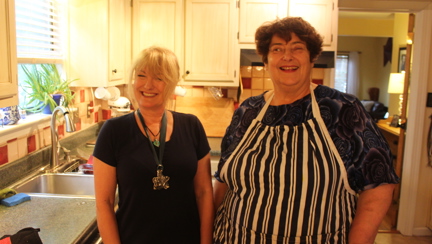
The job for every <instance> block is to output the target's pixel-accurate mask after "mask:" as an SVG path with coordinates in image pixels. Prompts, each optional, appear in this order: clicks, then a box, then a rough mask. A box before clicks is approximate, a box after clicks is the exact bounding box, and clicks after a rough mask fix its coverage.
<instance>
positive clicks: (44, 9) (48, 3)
mask: <svg viewBox="0 0 432 244" xmlns="http://www.w3.org/2000/svg"><path fill="white" fill-rule="evenodd" d="M65 6H66V4H65V1H64V0H63V1H61V0H37V1H35V0H16V1H15V16H16V40H17V56H18V85H19V89H18V93H19V107H20V108H21V109H24V108H27V107H32V106H34V105H35V103H37V102H36V101H34V102H33V103H30V104H29V103H28V102H29V99H28V98H27V96H26V94H27V93H28V92H31V89H28V88H27V89H26V88H25V87H24V85H23V80H24V79H26V75H25V73H24V71H23V69H22V65H24V66H26V67H27V68H28V70H33V68H34V67H32V66H36V68H39V67H40V64H43V63H54V64H59V66H61V65H62V64H63V56H64V52H63V50H64V48H63V46H64V45H63V43H65V41H64V37H65V33H66V24H65V16H66V15H65V11H64V10H65ZM60 69H61V67H60Z"/></svg>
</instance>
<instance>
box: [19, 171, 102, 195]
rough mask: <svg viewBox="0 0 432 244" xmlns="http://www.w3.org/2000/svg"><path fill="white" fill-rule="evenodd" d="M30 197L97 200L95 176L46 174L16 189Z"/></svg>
mask: <svg viewBox="0 0 432 244" xmlns="http://www.w3.org/2000/svg"><path fill="white" fill-rule="evenodd" d="M14 189H15V190H16V191H17V192H23V193H26V194H29V195H37V196H41V195H49V196H54V195H56V196H61V197H82V198H95V192H94V177H93V175H85V174H76V173H61V174H60V173H45V174H41V175H38V176H35V177H33V178H31V179H29V180H27V181H25V182H24V183H22V184H19V185H17V186H15V187H14Z"/></svg>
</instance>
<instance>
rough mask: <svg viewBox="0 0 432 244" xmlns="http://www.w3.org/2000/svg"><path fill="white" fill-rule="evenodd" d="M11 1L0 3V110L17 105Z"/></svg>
mask: <svg viewBox="0 0 432 244" xmlns="http://www.w3.org/2000/svg"><path fill="white" fill-rule="evenodd" d="M15 40H16V35H15V5H14V1H13V0H4V1H1V3H0V53H1V55H0V108H2V107H8V106H12V105H17V104H18V80H17V76H18V75H17V58H16V56H17V55H16V41H15Z"/></svg>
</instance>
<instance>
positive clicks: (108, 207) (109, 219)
mask: <svg viewBox="0 0 432 244" xmlns="http://www.w3.org/2000/svg"><path fill="white" fill-rule="evenodd" d="M93 167H94V181H95V193H96V215H97V223H98V228H99V233H100V235H101V237H102V240H103V243H105V244H111V243H115V244H119V243H120V236H119V233H118V227H117V221H116V217H115V212H114V207H115V206H114V204H115V193H116V188H117V180H116V168H115V167H112V166H110V165H108V164H106V163H104V162H102V161H101V160H99V159H98V158H96V157H94V159H93Z"/></svg>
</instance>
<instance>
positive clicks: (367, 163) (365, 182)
mask: <svg viewBox="0 0 432 244" xmlns="http://www.w3.org/2000/svg"><path fill="white" fill-rule="evenodd" d="M314 93H315V97H316V99H317V101H318V105H319V107H320V112H321V116H322V118H323V120H324V123H325V124H326V126H327V129H328V131H329V133H330V136H331V137H332V139H333V142H334V144H335V145H336V148H337V150H338V152H339V154H340V156H341V158H342V160H343V162H344V164H345V168H346V170H347V173H348V181H349V184H350V186H351V188H352V189H353V190H354V191H356V192H359V191H363V190H367V189H371V188H375V187H377V186H379V185H381V184H387V183H389V184H396V183H399V177H398V176H397V175H396V173H395V171H394V167H393V163H392V162H393V160H392V154H391V151H390V148H389V145H388V143H387V141H386V139H385V138H384V136H383V135H382V133H381V131H380V130H379V128H378V127H377V125H376V124H375V122H374V121H373V119H372V118H371V117H370V116H369V114H368V113H367V112H366V110H365V109H364V107H363V105H362V104H361V102H360V101H359V100H358V99H357V98H356V97H355V96H353V95H350V94H347V93H342V92H340V91H337V90H335V89H332V88H329V87H326V86H322V85H319V86H318V87H317V88H315V90H314ZM264 104H265V100H264V93H263V94H261V95H258V96H254V97H250V98H248V99H246V100H245V101H244V102H243V103H242V104H241V105H240V107H239V108H238V109H237V110H236V111H235V112H234V115H233V117H232V120H231V124H230V125H229V126H228V128H227V130H226V133H225V136H224V137H223V139H222V145H221V160H220V162H219V166H218V169H219V170H220V169H221V167H222V165H223V164H224V163H225V161H226V160H227V159H228V158H229V156H230V155H231V153H232V152H233V151H234V149H235V148H236V146H237V145H238V144H239V142H240V141H241V139H242V137H243V135H244V134H245V132H246V130H247V128H248V127H249V125H250V124H251V122H252V120H253V119H255V118H256V117H257V115H258V113H259V112H260V110H261V109H262V107H263V106H264ZM312 117H313V115H312V106H311V96H310V94H309V95H307V96H305V97H303V98H301V99H299V100H297V101H295V102H293V103H292V104H285V105H279V106H271V105H270V106H269V108H268V110H267V111H266V114H265V116H264V118H263V120H262V123H264V124H266V125H269V126H277V125H289V126H295V125H299V124H301V123H303V122H305V121H307V120H309V119H311V118H312ZM215 177H216V179H218V180H219V181H221V180H220V178H219V172H216V173H215Z"/></svg>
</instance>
